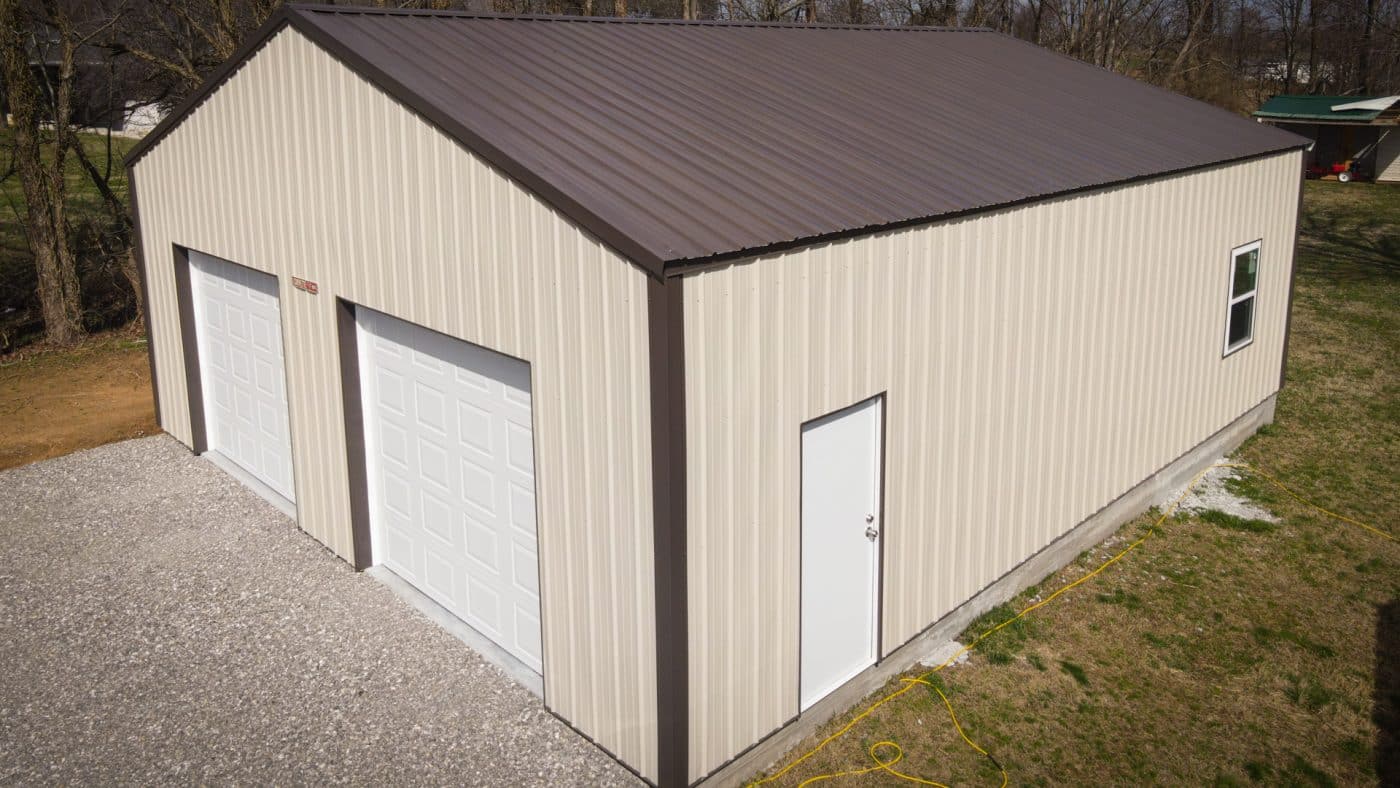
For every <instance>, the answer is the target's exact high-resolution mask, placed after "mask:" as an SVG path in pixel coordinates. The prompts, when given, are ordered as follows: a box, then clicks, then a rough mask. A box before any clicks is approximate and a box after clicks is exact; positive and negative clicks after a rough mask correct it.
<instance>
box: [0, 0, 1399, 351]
mask: <svg viewBox="0 0 1400 788" xmlns="http://www.w3.org/2000/svg"><path fill="white" fill-rule="evenodd" d="M280 4H281V3H280V0H0V93H3V96H2V97H0V104H3V105H4V107H5V112H6V123H5V127H4V128H3V129H0V145H3V147H4V148H5V150H6V159H5V161H4V166H3V169H0V197H2V198H3V204H0V211H3V212H4V214H3V217H2V220H3V224H0V353H5V352H12V351H14V350H15V349H17V348H21V347H24V346H26V345H33V344H36V343H37V344H38V345H40V346H66V345H70V344H73V343H75V342H78V341H80V340H81V339H82V337H83V336H84V335H85V334H86V333H88V332H91V331H96V330H103V329H108V328H113V327H117V326H121V325H124V324H127V323H129V322H131V321H133V320H140V319H141V304H140V297H139V293H140V288H139V286H138V283H137V273H136V266H135V261H134V258H133V255H132V253H131V249H130V243H131V230H132V227H131V221H130V218H129V213H128V207H127V204H126V199H127V198H126V183H125V173H124V170H123V167H122V161H121V159H122V155H123V153H124V152H125V150H127V149H128V148H129V147H130V145H131V143H130V142H129V141H126V140H123V139H122V138H120V137H117V136H114V135H113V134H112V133H111V132H110V131H109V130H107V129H108V128H109V127H111V126H113V125H119V122H120V120H121V119H122V118H123V117H125V116H126V115H127V114H128V113H130V112H131V111H132V110H133V109H135V108H139V107H152V108H158V109H161V110H168V109H169V108H170V107H172V106H174V105H176V104H178V103H179V102H180V100H181V99H183V98H184V97H185V96H187V95H189V94H190V92H192V91H193V90H195V89H196V88H197V87H198V86H199V85H200V83H201V82H202V81H203V80H204V78H205V77H206V76H207V75H208V74H209V73H210V72H212V71H213V70H214V69H215V68H216V67H217V66H218V65H219V64H220V63H222V62H223V61H224V60H226V59H227V58H228V57H229V56H230V55H232V54H233V53H234V51H235V50H236V49H237V48H238V45H239V44H240V42H241V41H242V40H243V39H244V37H245V36H247V35H248V34H249V33H250V32H251V31H253V30H254V29H256V28H257V27H258V26H259V25H260V24H262V23H263V21H265V20H266V19H267V18H268V16H270V15H271V14H272V13H273V11H275V10H276V8H277V6H278V5H280ZM339 4H340V5H378V6H383V5H391V6H395V7H413V8H434V9H451V8H456V9H468V10H474V11H497V12H512V13H539V14H584V15H603V16H636V17H651V18H684V19H721V20H736V21H787V22H796V23H840V24H847V23H859V24H882V25H943V26H977V27H990V28H994V29H996V30H1000V31H1002V32H1005V33H1007V34H1009V35H1013V36H1016V37H1018V38H1023V39H1025V40H1028V41H1031V42H1034V43H1036V44H1039V45H1041V46H1044V47H1047V48H1050V49H1053V50H1056V51H1059V52H1062V53H1064V54H1066V55H1069V56H1071V57H1075V58H1078V59H1080V60H1083V61H1086V62H1089V63H1093V64H1095V65H1098V66H1102V67H1104V68H1108V69H1112V70H1113V71H1116V72H1119V73H1122V74H1127V75H1129V76H1132V77H1134V78H1136V79H1140V80H1143V81H1145V82H1150V83H1152V84H1156V85H1161V86H1163V87H1166V88H1168V89H1171V90H1175V91H1178V92H1181V93H1183V94H1185V95H1188V96H1192V97H1194V98H1198V99H1202V100H1204V101H1209V102H1211V103H1213V104H1217V105H1219V106H1221V107H1224V108H1226V109H1229V110H1232V111H1235V112H1240V113H1248V112H1250V111H1253V110H1254V109H1256V108H1257V107H1258V106H1259V104H1260V103H1262V102H1263V101H1264V100H1265V99H1267V98H1268V97H1270V96H1272V95H1274V94H1278V93H1316V94H1344V95H1388V94H1391V93H1395V92H1400V86H1398V85H1397V81H1400V13H1398V12H1397V6H1400V0H929V1H928V2H920V1H919V0H475V1H474V2H461V1H460V0H459V1H457V2H449V1H448V0H421V2H403V3H384V2H377V3H376V2H363V3H346V2H342V3H339ZM598 57H599V58H606V57H607V53H606V52H599V53H598ZM927 78H928V79H938V78H939V75H937V74H929V75H927ZM1115 111H1117V110H1116V109H1115V108H1114V107H1104V112H1105V113H1108V114H1111V113H1113V112H1115ZM715 144H716V145H717V146H721V147H722V145H723V141H722V140H716V141H715ZM857 144H859V143H857ZM908 144H919V141H918V140H909V141H908ZM967 155H968V159H969V162H974V163H975V161H976V159H977V158H978V157H983V156H995V155H996V151H993V150H988V151H968V152H967Z"/></svg>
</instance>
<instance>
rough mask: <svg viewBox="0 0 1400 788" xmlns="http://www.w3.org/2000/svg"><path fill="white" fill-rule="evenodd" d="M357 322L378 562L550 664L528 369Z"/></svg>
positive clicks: (377, 321) (537, 664) (399, 327)
mask: <svg viewBox="0 0 1400 788" xmlns="http://www.w3.org/2000/svg"><path fill="white" fill-rule="evenodd" d="M357 319H358V321H359V327H360V337H359V345H360V380H361V387H362V392H361V394H362V396H363V402H364V414H365V455H366V458H367V461H368V463H369V469H368V471H369V472H368V476H369V485H370V525H371V533H372V538H371V544H372V549H373V553H374V560H375V562H376V563H382V564H383V565H385V566H387V567H388V568H389V569H391V570H392V571H393V572H395V573H396V574H398V575H400V576H401V577H403V578H404V579H406V580H408V581H409V582H410V583H412V584H413V585H415V586H417V587H418V588H419V589H420V590H421V591H423V592H424V593H425V594H427V595H428V596H429V597H431V598H432V599H434V600H435V601H437V602H438V603H439V604H441V605H443V606H444V607H446V608H447V609H448V610H450V611H451V612H452V613H454V614H455V615H457V616H458V617H460V618H461V619H462V620H464V621H466V622H467V623H468V624H470V625H471V626H472V627H473V628H475V629H476V630H478V631H479V632H481V633H482V634H484V635H486V636H487V637H489V638H491V639H492V640H493V641H495V642H496V643H497V644H498V645H500V646H501V647H503V648H504V649H505V650H506V651H508V652H510V653H511V654H513V655H514V656H515V657H517V658H518V659H519V660H520V661H521V662H523V663H525V665H527V666H528V667H530V668H531V669H532V670H534V671H535V672H537V673H538V672H541V656H540V654H541V650H540V598H539V568H538V560H537V555H538V548H537V546H536V541H535V471H534V466H535V464H534V441H533V439H532V437H531V427H530V369H529V366H528V365H526V364H525V362H523V361H519V360H517V359H513V358H509V357H507V356H503V355H501V354H499V353H494V352H492V351H490V350H486V349H485V348H482V347H478V346H476V345H472V344H468V343H466V342H463V341H461V340H457V339H452V338H451V337H447V336H444V335H442V334H438V333H436V332H433V331H429V330H427V329H425V328H420V327H418V326H414V325H411V324H409V323H405V322H403V321H401V320H396V319H394V318H391V317H388V316H386V315H383V314H380V313H378V312H373V311H371V310H368V309H359V310H357Z"/></svg>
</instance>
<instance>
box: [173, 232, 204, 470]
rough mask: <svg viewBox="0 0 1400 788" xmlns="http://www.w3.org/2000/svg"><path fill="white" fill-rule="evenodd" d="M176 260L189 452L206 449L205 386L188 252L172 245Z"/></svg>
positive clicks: (183, 248) (198, 451)
mask: <svg viewBox="0 0 1400 788" xmlns="http://www.w3.org/2000/svg"><path fill="white" fill-rule="evenodd" d="M173 250H174V257H175V303H176V305H177V307H178V311H179V315H180V350H181V352H182V353H183V355H184V358H185V391H186V396H187V398H188V399H189V409H190V451H193V452H194V453H195V454H203V453H204V452H206V451H208V450H209V434H208V431H207V430H206V428H205V422H204V384H203V382H201V380H200V374H199V335H198V334H197V333H196V328H195V319H194V291H193V290H192V289H191V287H190V250H189V249H186V248H185V247H183V246H178V245H175V246H173Z"/></svg>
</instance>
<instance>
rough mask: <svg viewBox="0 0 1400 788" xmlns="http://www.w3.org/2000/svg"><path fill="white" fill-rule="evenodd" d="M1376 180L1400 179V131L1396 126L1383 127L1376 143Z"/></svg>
mask: <svg viewBox="0 0 1400 788" xmlns="http://www.w3.org/2000/svg"><path fill="white" fill-rule="evenodd" d="M1376 180H1378V181H1400V132H1397V131H1396V130H1395V127H1394V126H1391V127H1389V128H1385V129H1382V130H1381V138H1380V141H1379V142H1378V143H1377V144H1376Z"/></svg>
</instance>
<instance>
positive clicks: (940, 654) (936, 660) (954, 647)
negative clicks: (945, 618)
mask: <svg viewBox="0 0 1400 788" xmlns="http://www.w3.org/2000/svg"><path fill="white" fill-rule="evenodd" d="M962 648H963V644H961V643H959V642H958V641H956V640H950V641H948V642H947V643H944V644H942V645H941V646H939V647H938V648H935V649H934V650H933V653H931V654H929V655H928V656H927V657H924V658H923V659H921V660H919V664H920V665H923V666H924V667H928V668H936V667H938V666H939V665H942V664H943V663H944V662H947V661H948V660H949V659H950V658H951V657H952V656H953V655H954V654H958V652H959V651H962ZM964 662H967V652H965V651H964V652H963V653H961V654H958V658H957V659H955V660H953V663H952V664H951V665H949V666H948V667H950V668H956V667H957V666H959V665H961V664H963V663H964Z"/></svg>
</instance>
